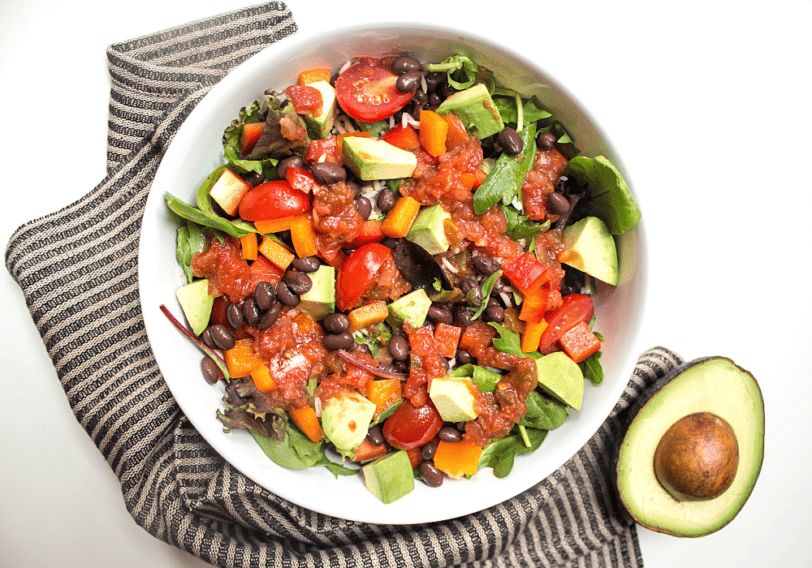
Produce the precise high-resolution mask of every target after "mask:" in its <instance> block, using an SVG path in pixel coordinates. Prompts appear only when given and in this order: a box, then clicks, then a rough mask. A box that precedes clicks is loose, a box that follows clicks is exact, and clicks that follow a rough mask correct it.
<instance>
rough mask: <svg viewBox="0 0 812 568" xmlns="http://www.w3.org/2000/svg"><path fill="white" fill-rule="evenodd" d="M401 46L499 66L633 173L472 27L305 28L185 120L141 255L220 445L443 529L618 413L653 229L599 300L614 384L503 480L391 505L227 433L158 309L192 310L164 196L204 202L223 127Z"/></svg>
mask: <svg viewBox="0 0 812 568" xmlns="http://www.w3.org/2000/svg"><path fill="white" fill-rule="evenodd" d="M401 51H405V52H409V53H411V54H413V55H415V56H417V57H418V58H420V59H421V60H422V61H434V62H438V61H441V60H443V59H445V58H446V57H447V56H448V55H450V54H453V53H465V54H467V55H469V56H470V57H471V58H472V59H473V60H474V61H476V62H477V63H479V64H480V65H482V66H484V67H487V68H488V69H490V70H491V71H493V72H494V74H495V78H496V80H497V81H498V82H499V83H501V84H502V85H504V86H506V87H509V88H512V89H515V90H517V91H519V92H520V93H522V94H524V95H531V94H536V95H538V97H539V99H540V100H541V101H542V103H543V104H544V106H545V107H546V108H547V109H548V110H549V111H550V112H552V113H553V116H554V117H555V118H557V119H558V120H560V121H561V122H562V123H563V124H564V126H565V127H566V128H567V129H568V130H569V132H570V133H571V135H572V136H573V138H574V139H575V141H576V144H577V146H578V148H579V149H580V150H581V152H582V153H583V155H586V156H596V155H599V154H602V155H605V156H607V157H608V158H609V159H610V160H612V162H613V163H614V164H615V165H617V166H618V167H619V168H620V170H621V171H624V170H623V165H622V162H621V160H620V157H619V156H618V154H617V152H616V151H615V149H614V148H613V147H612V145H611V144H610V142H609V140H608V138H607V136H606V135H605V134H604V133H603V132H601V130H600V128H599V127H598V125H597V124H596V122H595V120H593V118H592V117H590V116H589V114H588V113H587V112H586V111H585V110H584V109H583V108H582V107H581V105H580V104H579V103H578V102H577V101H576V100H575V98H574V97H573V96H572V95H570V94H569V93H568V92H567V91H566V89H565V88H563V87H562V86H561V85H559V84H558V83H556V82H555V80H553V78H552V77H550V76H549V75H547V74H546V73H545V72H544V71H543V70H542V69H540V68H539V67H538V66H537V65H536V64H534V63H533V62H532V61H530V60H528V59H527V58H525V57H524V56H523V55H520V54H517V53H514V52H511V51H510V50H509V49H508V48H506V47H503V46H498V45H494V44H493V43H492V42H490V41H488V40H487V39H484V38H482V37H477V36H473V35H471V34H468V33H466V32H463V31H459V30H453V29H448V28H442V27H435V26H428V25H424V24H403V23H399V24H394V23H390V24H380V25H374V26H371V25H370V26H363V27H354V28H349V29H339V30H335V31H333V32H331V33H326V34H325V33H320V34H318V36H315V35H307V34H305V33H298V34H296V35H294V36H292V37H289V38H287V39H284V40H282V41H280V42H278V43H277V44H275V45H272V46H270V47H268V48H267V49H265V50H264V51H262V52H261V53H259V54H257V55H256V56H254V57H253V58H251V59H249V60H248V61H246V62H245V63H243V64H242V65H240V66H239V67H238V68H236V69H235V70H234V71H233V72H231V73H230V74H229V75H228V76H227V77H226V78H225V79H224V80H223V81H221V82H220V83H219V84H218V85H216V86H215V87H214V88H213V89H212V90H211V92H210V93H209V94H208V95H207V96H206V97H205V98H204V99H203V100H202V101H201V102H200V103H199V104H198V106H197V107H196V108H195V110H194V111H193V112H192V113H191V115H190V116H189V117H188V119H187V120H186V121H185V122H184V124H183V125H182V127H181V128H180V130H179V131H178V133H177V135H176V137H175V139H174V141H173V142H172V143H171V145H170V147H169V148H168V150H167V153H166V155H165V157H164V159H163V162H162V164H161V167H160V169H159V170H158V173H157V175H156V177H155V180H154V183H153V186H152V190H151V193H150V196H149V198H148V201H147V205H146V212H145V215H144V221H143V226H142V231H141V243H140V250H139V284H140V292H141V302H142V307H143V311H144V320H145V324H146V329H147V333H148V336H149V340H150V343H151V345H152V348H153V350H154V352H155V357H156V359H157V361H158V365H159V367H160V369H161V372H162V373H163V376H164V378H165V379H166V382H167V384H168V385H169V388H170V390H171V391H172V394H173V396H174V397H175V398H176V400H177V401H178V404H179V405H180V407H181V409H182V410H183V412H184V413H185V414H186V416H188V418H189V420H190V421H191V422H192V424H193V425H194V426H195V428H197V430H198V431H199V432H200V434H201V435H202V436H203V437H204V438H205V439H206V440H207V441H208V442H209V444H211V445H212V447H213V448H214V449H215V450H216V451H217V452H219V453H220V455H222V456H223V458H225V459H226V460H227V461H228V462H230V463H231V464H232V465H233V466H235V467H236V468H237V469H239V470H240V471H241V472H242V473H244V474H245V475H246V476H248V477H249V478H251V479H253V480H254V481H255V482H257V483H258V484H260V485H262V486H263V487H265V488H267V489H268V490H269V491H272V492H273V493H275V494H277V495H279V496H280V497H283V498H284V499H287V500H289V501H291V502H293V503H296V504H298V505H301V506H303V507H306V508H308V509H311V510H313V511H317V512H320V513H325V514H328V515H332V516H334V517H340V518H345V519H350V520H355V521H363V522H372V523H386V524H412V523H426V522H434V521H440V520H445V519H450V518H455V517H459V516H462V515H466V514H469V513H473V512H476V511H479V510H482V509H485V508H487V507H490V506H493V505H496V504H498V503H500V502H502V501H505V500H507V499H510V498H511V497H514V496H516V495H518V494H519V493H521V492H523V491H525V490H527V489H529V488H530V487H532V486H533V485H535V484H537V483H538V482H540V481H541V480H542V479H543V478H544V477H546V476H548V475H549V474H551V473H552V472H554V471H555V470H556V469H557V468H558V467H559V466H561V465H562V464H563V463H564V462H566V461H567V459H569V458H570V457H571V456H573V455H574V454H575V453H576V452H577V451H578V449H579V448H581V446H583V445H584V444H585V443H586V442H587V441H588V440H589V438H590V437H591V436H592V435H593V434H594V433H595V432H596V430H597V429H598V428H599V427H600V425H601V423H602V422H603V421H604V420H605V419H606V417H607V416H608V415H609V413H610V411H611V410H612V408H613V406H614V405H615V402H616V401H617V399H618V398H619V397H620V395H621V393H622V392H623V389H624V387H625V385H626V383H627V381H628V379H629V376H630V374H631V372H632V369H633V368H634V364H635V362H636V359H637V356H638V355H639V353H640V349H639V348H638V347H637V339H636V338H637V329H638V327H639V323H640V319H641V313H642V311H643V303H644V302H643V300H644V298H645V282H646V278H645V262H643V260H644V254H645V251H644V241H643V232H642V230H641V226H640V225H638V227H636V228H635V229H632V230H630V231H628V232H627V233H626V234H624V235H623V236H622V237H621V238H620V239H619V251H618V252H619V256H620V283H619V285H618V286H617V287H616V288H611V287H609V286H606V287H602V288H601V289H600V291H599V294H598V296H597V297H596V311H597V318H598V319H597V324H596V329H597V330H599V331H600V332H601V333H603V334H604V336H605V338H606V341H605V342H604V343H603V356H602V358H601V362H602V364H603V368H604V371H605V380H604V382H603V384H602V385H600V386H599V387H592V386H591V384H589V383H588V384H587V387H586V393H585V396H584V403H583V407H582V408H581V410H580V411H578V412H572V414H571V416H570V418H568V419H567V421H566V423H565V424H564V426H562V427H561V428H559V429H557V430H554V431H552V432H550V434H549V436H548V437H547V439H546V441H545V442H544V443H543V444H542V446H541V448H540V449H539V450H538V451H537V452H535V453H533V454H530V455H526V456H519V457H517V459H516V462H515V466H514V468H513V471H512V473H511V474H510V475H509V477H507V478H505V479H497V478H495V477H494V476H493V475H492V473H491V470H490V469H486V470H484V471H481V472H480V473H478V474H477V475H476V476H475V477H474V478H473V479H470V480H458V481H453V480H446V482H445V483H444V484H443V485H442V486H441V487H439V488H430V487H428V486H426V485H424V484H422V483H419V482H418V483H416V484H415V485H416V487H415V490H414V491H413V492H412V493H410V494H409V495H407V496H405V497H403V498H402V499H400V500H399V501H396V502H395V503H392V504H389V505H384V504H383V503H381V502H380V501H378V500H377V499H376V498H375V497H374V496H373V495H372V494H371V493H369V492H368V491H367V490H366V488H365V487H364V483H363V477H362V476H361V475H357V476H353V477H349V478H339V479H335V478H334V476H333V475H332V474H331V473H330V472H329V471H328V470H327V469H326V468H323V467H322V468H313V469H309V470H304V471H293V470H286V469H284V468H281V467H279V466H277V465H276V464H274V463H273V462H272V461H270V460H269V459H268V458H267V457H266V456H265V455H264V454H263V453H262V451H261V450H260V449H259V447H258V446H257V445H256V444H255V443H254V441H253V439H252V438H251V437H250V435H249V434H248V433H247V432H245V431H234V432H231V433H228V434H226V433H224V432H223V428H222V424H221V423H220V422H219V421H218V420H217V418H216V417H215V411H216V410H217V409H219V408H221V406H222V401H221V399H222V396H223V389H222V386H221V385H220V386H210V385H208V384H207V383H206V382H205V381H204V380H203V377H202V376H201V371H200V359H201V356H202V355H201V353H200V351H198V350H197V348H196V347H194V346H193V345H192V344H191V343H190V342H189V341H188V340H187V339H185V338H184V337H183V336H182V335H181V334H180V333H179V332H178V331H177V330H175V329H174V328H173V327H172V326H171V325H170V324H169V322H168V321H167V320H166V319H165V317H164V316H163V315H162V314H161V312H160V310H159V305H160V304H166V305H167V306H168V307H170V309H171V310H172V311H173V312H174V313H175V314H176V315H177V316H180V315H181V311H180V308H179V306H178V305H177V302H176V301H175V290H176V289H177V288H178V287H179V286H180V285H181V284H182V283H183V281H182V277H181V274H180V272H179V269H178V265H177V261H176V259H175V228H176V227H175V225H174V224H173V223H172V221H171V220H170V217H169V214H168V211H167V208H166V206H165V203H164V195H165V193H167V192H169V193H172V194H173V195H175V196H177V197H180V198H181V199H184V200H187V201H188V202H190V203H193V202H194V193H195V191H196V190H197V187H198V185H199V184H200V183H201V182H202V181H203V180H204V179H205V177H206V176H207V175H208V174H209V173H210V172H211V171H212V170H213V169H214V168H215V167H217V166H218V165H220V164H222V163H223V160H222V146H221V137H222V133H223V129H224V128H225V127H226V126H227V125H228V124H229V123H230V122H231V120H232V119H233V118H234V117H235V116H236V115H237V113H238V111H239V109H240V108H241V107H242V106H245V105H248V104H250V103H251V102H252V101H253V100H255V99H257V98H259V97H261V95H262V93H263V91H264V90H265V89H267V88H269V87H273V88H275V89H277V90H281V89H283V88H284V87H285V86H287V85H289V84H291V83H293V82H295V79H296V76H297V74H298V72H299V71H300V70H302V69H306V68H310V67H318V66H329V67H331V68H333V69H337V68H338V67H340V66H341V65H342V64H343V63H344V62H345V61H346V60H347V59H349V58H350V57H352V56H357V55H383V54H388V53H392V52H401ZM627 181H628V178H627Z"/></svg>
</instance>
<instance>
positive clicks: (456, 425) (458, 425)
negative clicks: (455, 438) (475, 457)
mask: <svg viewBox="0 0 812 568" xmlns="http://www.w3.org/2000/svg"><path fill="white" fill-rule="evenodd" d="M454 428H456V429H457V430H459V431H460V432H462V433H463V434H465V422H455V423H454Z"/></svg>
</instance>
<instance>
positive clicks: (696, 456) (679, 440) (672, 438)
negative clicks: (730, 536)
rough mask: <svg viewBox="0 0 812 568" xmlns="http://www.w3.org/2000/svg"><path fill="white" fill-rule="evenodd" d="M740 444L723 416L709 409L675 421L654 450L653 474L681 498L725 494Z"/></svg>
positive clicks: (733, 476)
mask: <svg viewBox="0 0 812 568" xmlns="http://www.w3.org/2000/svg"><path fill="white" fill-rule="evenodd" d="M738 466H739V446H738V442H737V440H736V434H735V433H734V431H733V428H731V426H730V424H728V423H727V422H726V421H725V420H724V419H722V418H720V417H719V416H717V415H715V414H711V413H710V412H696V413H693V414H689V415H688V416H685V417H683V418H681V419H679V420H678V421H677V422H675V423H674V424H673V425H672V426H671V427H670V428H669V429H668V431H666V433H665V434H664V435H663V437H662V438H661V440H660V443H659V444H658V445H657V449H656V450H655V452H654V473H655V475H656V477H657V481H659V482H660V485H662V486H663V488H664V489H665V490H666V491H668V493H669V494H670V495H671V496H672V497H674V499H676V500H678V501H706V500H709V499H714V498H716V497H718V496H720V495H721V494H722V493H724V492H725V491H726V490H727V489H728V488H729V487H730V486H731V485H732V484H733V480H734V479H735V477H736V471H737V469H738Z"/></svg>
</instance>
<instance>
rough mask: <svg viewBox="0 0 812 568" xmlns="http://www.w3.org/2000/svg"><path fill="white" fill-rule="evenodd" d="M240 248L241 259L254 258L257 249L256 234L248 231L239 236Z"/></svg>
mask: <svg viewBox="0 0 812 568" xmlns="http://www.w3.org/2000/svg"><path fill="white" fill-rule="evenodd" d="M240 248H241V249H242V257H243V259H245V260H256V259H257V251H258V245H257V234H256V233H248V234H247V235H244V236H242V237H240Z"/></svg>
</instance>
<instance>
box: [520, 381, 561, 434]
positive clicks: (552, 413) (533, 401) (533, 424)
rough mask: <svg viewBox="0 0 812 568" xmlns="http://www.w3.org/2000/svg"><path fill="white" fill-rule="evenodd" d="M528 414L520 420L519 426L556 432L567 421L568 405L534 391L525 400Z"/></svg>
mask: <svg viewBox="0 0 812 568" xmlns="http://www.w3.org/2000/svg"><path fill="white" fill-rule="evenodd" d="M525 404H527V413H526V414H525V415H524V417H523V418H522V419H521V420H519V424H520V425H522V426H526V427H529V428H538V429H539V430H554V429H555V428H558V427H559V426H561V425H562V424H563V423H564V421H565V420H566V419H567V414H568V411H567V405H565V404H562V403H560V402H558V401H557V400H553V399H551V398H548V397H546V396H544V395H542V394H541V393H540V392H539V391H538V390H534V391H533V392H531V393H530V394H528V395H527V399H526V400H525Z"/></svg>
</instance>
